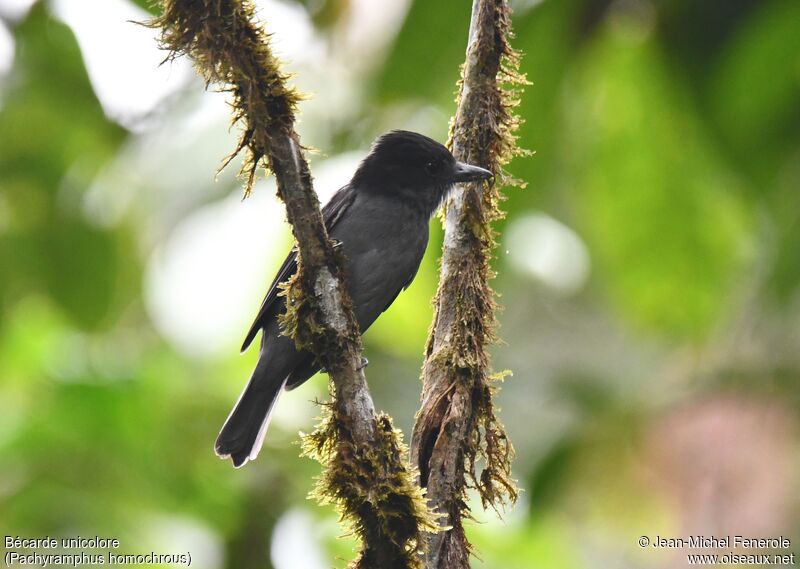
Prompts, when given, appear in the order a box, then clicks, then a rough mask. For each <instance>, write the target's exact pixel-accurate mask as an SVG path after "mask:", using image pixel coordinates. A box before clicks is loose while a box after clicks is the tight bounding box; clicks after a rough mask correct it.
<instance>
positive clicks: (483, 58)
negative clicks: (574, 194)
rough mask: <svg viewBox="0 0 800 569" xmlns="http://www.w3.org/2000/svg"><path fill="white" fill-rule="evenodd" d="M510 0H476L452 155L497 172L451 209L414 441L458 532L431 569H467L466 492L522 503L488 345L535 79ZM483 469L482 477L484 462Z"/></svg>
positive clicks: (469, 188)
mask: <svg viewBox="0 0 800 569" xmlns="http://www.w3.org/2000/svg"><path fill="white" fill-rule="evenodd" d="M510 35H511V31H510V20H509V8H508V5H507V4H506V2H505V1H504V0H474V2H473V8H472V20H471V24H470V33H469V43H468V47H467V59H466V62H465V64H464V66H463V68H462V78H461V81H460V83H459V94H458V98H457V105H458V107H457V111H456V115H455V117H454V119H453V121H452V122H451V128H450V145H451V148H452V151H453V154H454V156H455V157H456V158H457V159H458V160H462V161H464V162H467V163H468V164H476V165H478V166H482V167H484V168H488V169H490V170H491V171H492V172H495V174H496V180H497V181H498V182H499V184H498V183H497V182H496V183H470V184H467V185H466V187H465V188H464V191H463V192H456V193H455V194H454V195H453V197H452V198H451V200H450V201H449V202H448V203H447V206H446V210H445V215H444V218H445V219H444V224H445V238H444V247H443V252H442V260H441V276H440V280H439V289H438V292H437V295H436V312H435V316H434V320H433V324H432V326H431V331H430V335H429V337H428V344H427V348H426V358H425V363H424V365H423V372H422V375H423V398H422V399H423V401H422V407H421V409H420V411H419V414H418V416H417V421H416V424H415V426H414V434H413V437H412V449H411V453H412V459H413V461H414V462H415V463H416V464H417V466H418V468H419V471H420V480H421V483H422V485H423V486H425V487H426V488H427V497H428V499H429V501H430V504H431V505H432V507H433V508H434V510H435V511H436V512H437V513H440V514H442V515H444V516H445V519H444V523H445V524H446V525H447V526H449V527H450V528H451V529H449V530H448V531H445V532H440V533H436V534H429V538H428V553H427V556H426V565H425V566H426V568H428V569H462V568H468V567H469V554H470V545H469V543H468V541H467V539H466V536H465V534H464V527H463V524H462V520H463V517H464V516H469V509H468V508H467V506H466V501H465V500H466V491H467V489H468V488H469V487H474V488H477V490H478V493H479V494H480V496H481V500H482V502H483V505H484V507H487V506H492V507H494V508H495V509H497V508H499V507H500V506H502V505H504V504H505V503H507V502H509V501H510V502H513V501H515V500H516V498H517V489H516V486H515V483H514V481H513V480H512V478H511V460H512V458H513V454H514V451H513V448H512V446H511V443H510V442H509V440H508V438H507V436H506V434H505V430H504V428H503V426H502V424H501V423H500V422H499V420H498V419H497V417H496V414H495V408H494V405H493V402H492V396H493V393H494V391H495V389H496V388H495V385H496V380H497V379H500V378H502V375H504V374H493V373H492V371H491V363H490V360H489V355H488V352H487V346H488V345H489V344H491V343H492V342H493V341H495V328H496V322H495V315H494V314H495V309H496V304H495V298H494V297H495V294H494V292H493V291H492V289H491V287H490V286H489V281H490V279H491V278H492V277H493V273H492V270H491V268H490V260H491V257H492V251H493V249H494V248H495V235H494V230H493V229H492V225H491V224H492V222H493V221H495V220H497V219H498V218H500V217H501V216H502V212H501V211H500V209H499V202H500V200H501V199H502V196H501V194H500V192H499V186H501V185H509V184H516V185H521V184H520V183H519V182H517V181H516V180H513V179H512V178H511V177H510V176H509V175H508V174H507V173H506V172H505V171H504V169H503V167H504V166H505V164H507V163H508V162H509V161H510V160H511V159H512V158H513V157H514V156H516V155H519V154H525V152H524V151H522V150H520V149H518V147H517V144H516V137H515V134H514V133H515V131H516V129H517V127H518V125H519V119H518V118H517V117H516V116H515V114H514V112H513V110H514V107H515V106H516V105H517V103H518V95H519V90H520V89H521V87H522V86H523V85H525V84H526V83H527V82H526V81H525V78H524V76H522V75H520V73H519V71H518V61H519V55H518V54H517V52H515V51H514V50H513V49H512V48H511V46H510V44H509V37H510ZM481 458H482V459H484V461H485V466H484V468H483V470H482V472H480V474H479V473H478V467H477V463H478V462H479V459H481Z"/></svg>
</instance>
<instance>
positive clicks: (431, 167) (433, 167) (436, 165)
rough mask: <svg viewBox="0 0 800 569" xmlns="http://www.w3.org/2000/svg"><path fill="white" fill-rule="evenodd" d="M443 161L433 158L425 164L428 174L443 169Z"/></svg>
mask: <svg viewBox="0 0 800 569" xmlns="http://www.w3.org/2000/svg"><path fill="white" fill-rule="evenodd" d="M442 165H443V164H442V161H441V160H431V161H430V162H428V163H427V164H425V171H426V172H427V173H428V174H437V173H438V172H440V171H441V169H442Z"/></svg>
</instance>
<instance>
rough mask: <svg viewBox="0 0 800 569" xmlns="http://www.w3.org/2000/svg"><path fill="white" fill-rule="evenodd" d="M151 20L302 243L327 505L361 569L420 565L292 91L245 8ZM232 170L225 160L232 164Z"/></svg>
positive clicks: (292, 323)
mask: <svg viewBox="0 0 800 569" xmlns="http://www.w3.org/2000/svg"><path fill="white" fill-rule="evenodd" d="M163 4H164V13H163V15H161V16H160V17H158V18H156V19H155V20H154V21H153V22H151V23H150V25H151V26H153V27H158V28H160V29H161V44H162V46H163V47H164V48H166V49H167V50H169V56H168V59H171V58H174V57H177V56H179V55H188V56H189V57H190V58H191V59H192V60H193V62H194V64H195V67H196V68H197V70H198V72H199V73H200V75H201V76H202V77H204V78H205V80H206V82H207V83H208V84H210V83H214V84H215V85H217V86H219V87H220V88H222V89H224V90H227V91H230V92H231V93H232V95H233V101H232V107H233V120H234V122H235V123H241V124H242V134H241V137H240V139H239V143H238V146H237V148H236V150H235V151H234V152H233V154H231V156H230V157H229V158H228V161H227V162H229V161H230V160H231V159H232V158H233V156H235V155H236V154H238V153H239V152H241V151H245V153H246V157H245V163H244V166H243V170H242V171H243V173H244V174H245V177H246V183H245V193H249V191H250V189H251V188H252V185H253V182H254V179H255V176H256V172H257V170H258V168H259V166H262V167H264V168H265V169H269V170H271V171H272V173H273V174H274V175H275V179H276V181H277V186H278V195H279V196H280V198H281V199H282V200H283V201H284V203H285V204H286V213H287V218H288V220H289V223H290V224H291V226H292V231H293V233H294V237H295V240H296V241H297V247H298V271H297V274H296V275H295V276H294V278H293V279H292V280H291V282H290V283H289V284H288V285H287V287H286V289H285V294H286V296H287V299H286V300H287V302H286V304H287V314H286V316H285V317H284V318H283V324H284V326H285V331H287V332H289V333H290V335H291V336H292V337H293V338H294V339H295V341H296V342H297V343H298V346H299V347H301V348H306V349H308V350H310V351H311V352H312V353H313V354H314V355H315V356H316V358H317V360H318V361H319V363H320V365H322V367H324V368H325V369H326V370H328V373H329V375H330V377H331V381H332V384H333V385H332V393H333V396H334V400H333V403H332V404H331V405H330V406H329V408H328V409H329V412H328V414H327V416H326V418H325V420H324V421H323V423H322V425H321V426H320V427H319V428H318V429H317V430H316V431H315V432H314V433H313V434H312V435H310V436H309V437H308V438H307V439H306V441H305V448H306V449H307V451H308V452H309V454H311V455H312V456H314V457H316V458H318V459H319V460H320V461H321V462H322V463H323V466H324V473H323V475H322V478H321V482H320V484H319V486H318V494H319V496H320V498H321V499H323V500H325V501H329V502H332V503H334V504H335V505H336V506H337V507H338V508H339V510H340V512H341V513H342V517H343V518H344V519H345V520H346V521H347V523H348V524H349V525H350V526H351V527H352V528H353V529H354V530H355V532H356V534H357V535H358V537H360V538H361V540H362V552H361V554H360V556H359V558H358V559H357V560H356V561H355V562H354V566H356V567H359V568H363V569H367V568H375V569H377V568H397V569H408V568H414V567H418V566H420V564H421V555H420V547H421V544H422V538H421V535H422V532H423V531H426V530H428V531H430V530H433V529H435V525H434V523H433V521H432V517H431V515H430V513H429V511H428V509H427V507H426V505H425V502H424V500H423V498H422V494H421V491H420V490H419V488H417V487H416V486H415V485H414V475H415V473H414V471H413V469H412V468H411V467H410V466H409V465H408V464H407V463H406V462H405V461H404V460H403V458H402V457H403V454H404V453H403V446H402V442H401V440H400V437H399V435H398V433H397V432H396V431H395V430H394V429H393V428H392V427H391V423H390V422H389V420H388V418H387V417H384V416H380V417H378V416H376V414H375V410H374V406H373V403H372V398H371V396H370V394H369V390H368V388H367V383H366V378H365V376H364V373H363V369H362V365H361V334H360V331H359V328H358V323H357V322H356V319H355V316H354V314H353V308H352V303H351V301H350V298H349V295H348V294H347V290H346V288H345V287H344V286H342V282H343V281H342V278H341V277H342V271H341V262H340V259H339V258H338V255H337V253H336V251H335V249H334V247H333V244H332V243H331V241H330V240H329V238H328V235H327V232H326V231H325V226H324V224H323V220H322V215H321V213H320V209H319V201H318V199H317V196H316V194H315V193H314V189H313V187H312V180H311V173H310V171H309V168H308V164H307V162H306V159H305V156H304V154H303V149H302V147H301V145H300V141H299V137H298V135H297V133H296V132H295V129H294V120H295V113H296V108H297V103H298V101H299V99H300V97H299V95H298V94H297V92H296V91H295V90H294V89H293V88H291V87H290V86H288V84H287V76H286V74H284V73H283V72H282V70H281V67H280V63H279V62H278V60H277V59H276V58H275V56H274V55H273V53H272V50H271V48H270V45H269V42H268V39H269V38H268V36H267V34H266V33H265V32H264V30H263V28H262V27H261V26H260V25H259V24H258V22H257V20H256V16H255V8H254V5H253V4H252V2H251V1H249V0H165V1H164V3H163ZM227 162H226V163H227Z"/></svg>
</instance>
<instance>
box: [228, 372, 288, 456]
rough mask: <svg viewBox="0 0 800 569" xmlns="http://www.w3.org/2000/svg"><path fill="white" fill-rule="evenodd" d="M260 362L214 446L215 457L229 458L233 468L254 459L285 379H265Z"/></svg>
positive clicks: (259, 448)
mask: <svg viewBox="0 0 800 569" xmlns="http://www.w3.org/2000/svg"><path fill="white" fill-rule="evenodd" d="M264 359H265V358H261V360H259V362H258V365H256V369H255V370H253V375H252V376H251V377H250V381H249V382H248V383H247V387H245V389H244V391H243V392H242V394H241V396H239V401H237V402H236V406H235V407H234V408H233V411H231V414H230V415H228V419H227V420H226V421H225V424H224V425H223V426H222V430H221V431H220V432H219V436H217V442H216V444H215V445H214V450H215V452H216V453H217V455H218V456H219V457H220V458H228V457H230V458H231V460H232V461H233V466H235V467H236V468H239V467H240V466H242V465H243V464H245V463H246V462H247V461H248V460H252V459H254V458H255V457H256V456H257V455H258V451H260V450H261V445H262V444H263V442H264V435H265V434H266V432H267V427H268V426H269V419H270V414H271V413H272V408H273V406H274V405H275V401H276V400H277V399H278V396H279V395H280V393H281V390H282V389H283V386H284V384H285V383H286V379H285V378H284V379H282V380H275V379H274V378H270V377H268V376H265V375H266V374H265V371H266V370H265V369H264V368H265V367H266V366H265V365H264V364H265V362H264Z"/></svg>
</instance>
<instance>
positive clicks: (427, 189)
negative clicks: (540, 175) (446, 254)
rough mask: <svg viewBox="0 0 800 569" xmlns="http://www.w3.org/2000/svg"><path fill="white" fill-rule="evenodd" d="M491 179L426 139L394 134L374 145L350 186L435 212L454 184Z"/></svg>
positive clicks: (411, 135) (399, 133)
mask: <svg viewBox="0 0 800 569" xmlns="http://www.w3.org/2000/svg"><path fill="white" fill-rule="evenodd" d="M491 177H492V173H491V172H490V171H489V170H486V169H484V168H479V167H477V166H471V165H469V164H464V163H463V162H459V161H457V160H456V159H455V158H454V157H453V155H452V154H450V151H449V150H447V148H445V147H444V146H443V145H441V144H439V143H438V142H436V141H435V140H433V139H430V138H428V137H427V136H424V135H421V134H418V133H416V132H409V131H405V130H394V131H391V132H389V133H387V134H384V135H383V136H381V137H379V138H378V139H377V140H376V141H375V143H374V144H373V145H372V150H371V151H370V153H369V154H368V155H367V157H366V158H364V160H363V161H362V162H361V165H360V166H359V167H358V170H357V171H356V173H355V175H354V176H353V183H354V184H355V185H356V186H357V187H358V188H359V189H362V188H363V189H365V190H367V191H378V192H387V193H393V194H397V195H399V196H403V197H407V198H409V199H417V200H420V201H421V202H424V203H425V204H426V205H428V206H429V207H432V208H433V209H435V208H436V207H437V206H438V205H439V203H440V202H441V200H442V199H443V198H444V196H445V195H446V194H447V191H448V190H449V189H450V188H451V187H452V186H453V185H454V184H456V183H459V182H471V181H476V180H486V179H488V178H491ZM431 213H432V211H431Z"/></svg>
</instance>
